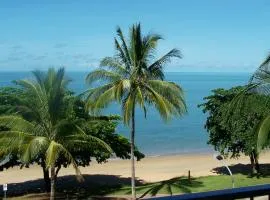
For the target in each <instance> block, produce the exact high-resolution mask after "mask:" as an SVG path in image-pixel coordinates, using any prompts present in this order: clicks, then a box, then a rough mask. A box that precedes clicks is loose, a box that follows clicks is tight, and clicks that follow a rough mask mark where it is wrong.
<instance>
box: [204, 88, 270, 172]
mask: <svg viewBox="0 0 270 200" xmlns="http://www.w3.org/2000/svg"><path fill="white" fill-rule="evenodd" d="M245 88H246V87H245V86H239V87H233V88H231V89H228V90H226V89H222V88H219V89H215V90H213V91H212V93H213V94H212V95H210V96H208V97H205V98H204V100H205V103H203V104H201V105H199V107H201V108H202V109H203V112H204V113H207V120H206V123H205V128H206V129H207V131H208V133H209V139H208V144H210V145H212V146H213V147H214V148H215V150H216V151H218V152H220V153H221V154H222V155H224V156H225V157H227V156H230V157H231V158H238V157H239V156H240V155H241V154H244V155H246V156H249V157H250V161H251V167H252V173H257V172H259V161H258V157H259V153H258V151H257V126H258V124H259V123H260V121H261V120H262V119H264V118H265V117H266V116H267V115H268V113H269V109H270V98H269V97H268V96H265V95H260V94H254V93H246V94H244V95H245V97H244V98H245V101H244V102H243V103H242V104H241V109H240V110H239V112H235V111H234V110H230V106H231V103H232V102H233V99H234V98H235V97H236V96H237V95H239V94H240V93H241V92H242V90H243V89H245ZM228 110H229V112H228ZM228 115H229V117H228Z"/></svg>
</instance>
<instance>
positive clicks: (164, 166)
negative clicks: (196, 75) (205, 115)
mask: <svg viewBox="0 0 270 200" xmlns="http://www.w3.org/2000/svg"><path fill="white" fill-rule="evenodd" d="M259 161H260V163H262V164H263V163H265V164H266V163H270V153H269V152H267V153H263V154H262V155H261V156H260V160H259ZM225 163H226V164H228V165H237V166H238V168H237V170H238V171H239V170H240V171H241V167H245V166H246V164H249V163H250V161H249V158H248V157H244V156H242V157H241V158H240V159H237V160H235V159H230V160H226V161H225ZM222 166H223V164H222V162H219V161H217V160H215V159H214V158H213V154H210V153H205V154H183V155H170V156H158V157H146V158H144V159H143V160H141V161H139V162H136V176H137V178H138V179H139V180H143V181H145V182H156V181H161V180H166V179H170V178H173V177H179V176H183V175H184V176H187V175H188V171H189V170H190V172H191V176H193V177H199V176H208V175H216V174H217V173H216V171H218V170H221V169H222ZM80 169H81V172H82V174H85V175H93V174H100V175H115V176H120V177H130V161H129V160H118V159H115V160H109V161H108V162H107V163H104V164H98V163H96V162H92V163H91V166H88V167H81V168H80ZM234 170H235V169H233V170H232V171H233V172H234ZM243 170H245V169H243ZM236 173H237V172H236ZM66 175H74V170H73V168H72V167H69V168H63V169H61V170H60V172H59V176H66ZM41 178H43V174H42V169H41V168H40V167H39V166H30V168H24V169H19V167H14V168H10V169H8V170H5V171H3V172H0V184H3V183H21V182H25V181H29V180H36V179H41Z"/></svg>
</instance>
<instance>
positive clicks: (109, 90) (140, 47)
mask: <svg viewBox="0 0 270 200" xmlns="http://www.w3.org/2000/svg"><path fill="white" fill-rule="evenodd" d="M116 32H117V38H115V40H114V43H115V49H116V54H115V56H114V57H106V58H104V59H103V60H102V61H101V62H100V67H99V68H98V69H96V70H94V71H92V72H90V73H89V74H88V75H87V77H86V81H87V83H88V84H90V85H91V84H94V83H97V82H98V83H99V86H98V87H95V88H92V89H89V90H87V91H86V92H85V95H86V99H87V107H88V109H89V110H91V111H93V112H94V113H95V112H97V111H99V110H100V109H102V108H105V107H107V106H108V105H109V104H110V103H111V102H113V101H118V102H120V103H121V104H122V111H123V116H124V117H123V118H124V122H125V123H126V124H129V123H130V119H131V113H132V109H133V108H134V107H135V105H136V104H138V105H139V106H140V107H141V108H142V109H143V110H144V112H145V114H146V107H147V104H151V105H154V106H155V107H156V109H157V110H158V112H159V113H160V115H161V117H162V118H163V119H164V120H165V121H167V120H169V119H170V118H171V117H172V116H173V115H182V114H184V113H185V112H186V105H185V100H184V95H183V90H182V88H181V87H180V86H178V85H177V84H175V83H173V82H169V81H165V80H164V77H165V76H164V71H163V70H164V66H165V65H166V64H167V63H168V62H170V60H171V58H174V57H176V58H181V54H180V51H179V50H177V49H172V50H171V51H169V52H168V53H167V54H165V55H163V56H161V57H160V58H159V59H155V53H156V48H157V44H158V42H159V41H160V40H161V39H162V37H161V36H160V35H158V34H148V35H145V36H143V35H142V32H141V26H140V24H136V25H133V26H132V27H131V28H130V33H129V34H130V35H129V40H126V39H125V37H124V35H123V33H122V30H121V29H120V28H119V27H118V28H117V30H116Z"/></svg>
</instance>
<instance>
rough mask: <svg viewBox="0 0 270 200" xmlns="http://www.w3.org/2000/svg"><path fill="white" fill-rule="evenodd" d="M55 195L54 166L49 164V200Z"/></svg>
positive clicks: (52, 199)
mask: <svg viewBox="0 0 270 200" xmlns="http://www.w3.org/2000/svg"><path fill="white" fill-rule="evenodd" d="M54 197H55V167H54V165H53V166H51V196H50V200H54Z"/></svg>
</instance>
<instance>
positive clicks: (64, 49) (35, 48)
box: [0, 0, 270, 72]
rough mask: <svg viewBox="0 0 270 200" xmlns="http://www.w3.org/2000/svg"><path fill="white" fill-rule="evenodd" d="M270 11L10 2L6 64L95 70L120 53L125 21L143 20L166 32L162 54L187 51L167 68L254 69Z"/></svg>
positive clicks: (0, 34) (4, 31)
mask: <svg viewBox="0 0 270 200" xmlns="http://www.w3.org/2000/svg"><path fill="white" fill-rule="evenodd" d="M41 2H43V3H41ZM56 2H57V3H56ZM269 10H270V1H267V0H265V1H262V0H256V1H254V0H252V1H249V0H245V1H244V0H237V1H235V0H227V1H217V0H212V1H210V0H204V1H199V0H186V1H184V0H166V1H165V0H164V1H162V0H136V1H131V0H130V1H128V0H114V1H109V0H91V1H89V0H77V1H74V0H57V1H55V0H46V1H36V0H33V1H30V0H24V1H21V0H17V1H15V0H2V1H1V5H0V30H1V31H0V70H1V71H27V70H33V69H46V68H48V67H51V66H54V67H59V66H65V67H66V68H67V70H69V71H89V70H91V69H93V68H95V67H96V66H97V65H98V63H99V60H100V59H101V58H102V57H105V56H112V55H113V54H114V49H113V37H114V36H115V28H116V26H117V25H119V26H120V27H121V28H122V29H123V31H124V32H126V33H127V32H128V27H129V26H130V25H132V24H133V23H136V22H141V24H142V28H143V31H144V32H145V33H148V32H155V33H159V34H161V35H162V36H163V37H164V38H165V40H163V41H162V42H161V43H160V45H159V51H158V52H157V56H160V55H162V54H163V53H166V52H167V51H169V50H170V49H171V48H179V49H180V50H181V51H182V54H183V56H184V57H183V59H181V60H173V62H172V63H171V64H170V65H168V66H167V67H166V71H195V72H202V71H221V72H240V71H245V72H246V71H254V70H255V68H256V67H257V66H258V65H259V64H260V62H261V61H262V60H263V59H264V58H265V56H266V55H267V54H268V53H269V48H270V44H269V43H270V37H269V33H270V26H269V25H268V23H269V22H268V20H269V19H270V12H269Z"/></svg>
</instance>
